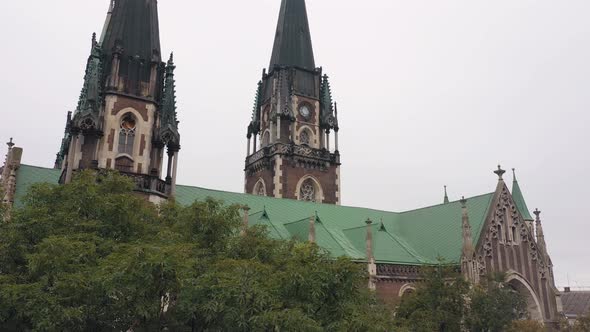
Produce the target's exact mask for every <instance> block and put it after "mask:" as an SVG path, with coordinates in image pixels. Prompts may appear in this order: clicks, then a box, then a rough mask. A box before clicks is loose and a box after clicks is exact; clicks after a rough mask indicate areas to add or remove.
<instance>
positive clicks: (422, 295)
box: [396, 265, 469, 332]
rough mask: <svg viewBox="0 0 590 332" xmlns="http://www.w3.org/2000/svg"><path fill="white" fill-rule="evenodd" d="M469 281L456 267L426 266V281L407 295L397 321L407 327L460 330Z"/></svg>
mask: <svg viewBox="0 0 590 332" xmlns="http://www.w3.org/2000/svg"><path fill="white" fill-rule="evenodd" d="M468 291H469V284H468V283H467V282H465V281H464V280H463V278H462V276H461V275H460V274H459V273H457V271H455V270H454V269H453V268H450V267H446V266H444V265H440V266H437V267H433V268H430V269H426V271H425V273H424V282H423V283H421V284H420V285H419V286H418V288H417V289H416V291H415V292H414V293H412V294H409V295H407V296H404V298H403V299H402V302H401V304H400V306H399V307H398V309H397V311H396V325H397V326H398V328H400V329H402V330H407V331H416V332H422V331H424V332H427V331H428V332H430V331H460V330H461V323H462V320H463V316H464V313H465V310H466V304H465V299H466V295H467V293H468Z"/></svg>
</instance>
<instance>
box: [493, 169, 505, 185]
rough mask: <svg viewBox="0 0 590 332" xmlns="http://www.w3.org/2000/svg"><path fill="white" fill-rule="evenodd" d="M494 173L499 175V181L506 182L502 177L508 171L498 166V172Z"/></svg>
mask: <svg viewBox="0 0 590 332" xmlns="http://www.w3.org/2000/svg"><path fill="white" fill-rule="evenodd" d="M494 173H495V174H496V175H498V180H500V181H502V180H504V179H503V178H502V176H503V175H504V173H506V171H505V170H503V169H502V166H500V165H498V170H497V171H494Z"/></svg>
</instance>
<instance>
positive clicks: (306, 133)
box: [299, 129, 311, 145]
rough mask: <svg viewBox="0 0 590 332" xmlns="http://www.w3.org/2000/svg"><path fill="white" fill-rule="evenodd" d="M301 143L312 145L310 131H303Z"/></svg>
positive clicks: (300, 137) (300, 135)
mask: <svg viewBox="0 0 590 332" xmlns="http://www.w3.org/2000/svg"><path fill="white" fill-rule="evenodd" d="M299 142H301V144H305V145H311V134H310V133H309V130H307V129H303V130H302V131H301V133H300V134H299Z"/></svg>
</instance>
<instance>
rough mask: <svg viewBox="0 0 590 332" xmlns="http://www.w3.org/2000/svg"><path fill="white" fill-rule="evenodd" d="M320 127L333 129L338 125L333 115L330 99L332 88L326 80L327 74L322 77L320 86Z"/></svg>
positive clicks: (332, 104) (332, 105)
mask: <svg viewBox="0 0 590 332" xmlns="http://www.w3.org/2000/svg"><path fill="white" fill-rule="evenodd" d="M320 106H321V115H320V127H322V128H324V129H335V128H337V127H338V123H337V121H336V117H335V116H334V102H333V101H332V89H331V88H330V82H329V81H328V75H324V77H323V78H322V86H321V88H320Z"/></svg>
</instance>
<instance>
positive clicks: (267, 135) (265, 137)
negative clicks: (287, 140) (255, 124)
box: [260, 130, 270, 147]
mask: <svg viewBox="0 0 590 332" xmlns="http://www.w3.org/2000/svg"><path fill="white" fill-rule="evenodd" d="M260 144H261V145H262V147H265V146H269V145H270V132H269V131H268V130H267V131H265V132H264V134H263V135H262V141H261V142H260Z"/></svg>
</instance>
